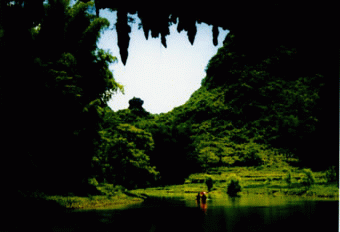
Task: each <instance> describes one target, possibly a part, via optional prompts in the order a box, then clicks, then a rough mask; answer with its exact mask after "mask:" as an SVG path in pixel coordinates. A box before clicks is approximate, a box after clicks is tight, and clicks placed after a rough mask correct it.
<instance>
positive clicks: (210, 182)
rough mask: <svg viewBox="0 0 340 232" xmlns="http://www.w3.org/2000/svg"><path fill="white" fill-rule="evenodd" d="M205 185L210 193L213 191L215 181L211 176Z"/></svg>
mask: <svg viewBox="0 0 340 232" xmlns="http://www.w3.org/2000/svg"><path fill="white" fill-rule="evenodd" d="M205 184H206V185H207V187H208V192H210V191H211V189H212V187H213V185H214V181H213V179H212V178H211V177H210V176H208V177H207V178H206V179H205Z"/></svg>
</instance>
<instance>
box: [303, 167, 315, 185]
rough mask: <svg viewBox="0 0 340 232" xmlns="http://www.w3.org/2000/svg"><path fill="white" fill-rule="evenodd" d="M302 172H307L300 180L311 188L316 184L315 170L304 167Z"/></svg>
mask: <svg viewBox="0 0 340 232" xmlns="http://www.w3.org/2000/svg"><path fill="white" fill-rule="evenodd" d="M302 172H303V173H305V176H304V177H303V178H302V179H301V180H300V181H299V182H300V183H301V184H302V185H304V186H305V187H307V188H310V187H311V186H312V185H313V184H315V178H314V175H313V172H312V171H311V170H310V169H303V171H302Z"/></svg>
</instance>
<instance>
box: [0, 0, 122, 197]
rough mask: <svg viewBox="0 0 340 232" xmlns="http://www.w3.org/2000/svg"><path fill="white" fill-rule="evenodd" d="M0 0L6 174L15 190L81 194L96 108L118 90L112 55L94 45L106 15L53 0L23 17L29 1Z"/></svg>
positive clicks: (97, 114)
mask: <svg viewBox="0 0 340 232" xmlns="http://www.w3.org/2000/svg"><path fill="white" fill-rule="evenodd" d="M3 3H4V1H1V4H2V5H1V7H2V11H3V12H2V13H4V15H2V17H3V18H5V19H12V20H5V21H3V22H2V24H1V26H2V28H1V29H2V33H1V38H0V39H1V56H2V57H4V59H3V65H2V70H1V74H0V75H1V91H0V92H1V102H0V104H1V107H2V109H6V110H5V111H4V114H3V115H4V119H3V122H5V123H6V125H5V126H4V128H3V131H2V132H3V133H4V136H5V138H6V139H5V142H4V146H3V147H2V148H3V152H2V155H3V156H4V157H3V158H4V160H5V161H4V162H3V163H4V164H6V165H8V164H11V165H10V166H11V171H9V170H8V169H7V168H6V169H5V170H7V171H8V172H7V174H8V173H13V174H12V175H10V176H9V178H8V180H6V181H8V184H9V186H10V185H11V184H13V183H15V185H17V186H15V188H14V189H18V188H19V189H20V190H21V191H29V190H32V191H35V190H36V189H40V190H43V191H45V192H49V193H57V192H59V193H65V192H69V191H71V192H72V191H75V192H79V193H81V194H83V193H84V192H86V191H87V190H86V189H85V188H86V183H87V178H88V177H89V176H91V173H90V170H91V162H92V156H93V154H94V152H95V151H96V147H95V143H94V141H96V140H98V139H99V138H100V135H99V133H98V131H99V129H100V122H101V120H102V119H101V116H100V111H101V110H102V107H103V106H105V105H106V102H107V101H108V100H109V99H110V98H111V96H112V94H113V93H114V92H116V91H117V90H119V89H122V87H121V86H120V85H119V84H117V83H116V82H115V81H114V78H113V75H112V73H111V71H110V70H109V64H110V63H112V62H114V61H115V60H116V58H115V57H113V56H112V55H110V54H109V53H108V52H106V51H103V50H100V49H98V48H97V45H96V43H97V41H98V38H99V36H100V32H101V31H102V30H104V29H105V28H107V27H108V26H109V22H108V21H107V20H106V19H103V18H99V17H97V16H95V15H93V14H90V13H89V12H88V9H90V8H91V5H92V3H86V4H85V3H82V2H79V3H76V4H75V5H74V6H72V7H70V6H69V1H57V0H54V1H49V2H48V3H45V4H44V6H43V7H44V9H43V12H42V13H43V14H42V15H41V18H33V19H31V20H32V21H33V22H32V21H31V22H27V23H23V22H22V21H20V20H19V19H22V17H21V16H22V14H24V15H26V14H27V15H30V14H29V13H30V10H32V9H31V8H30V7H32V4H33V3H32V2H30V1H27V2H26V1H25V2H24V1H5V3H4V4H3ZM31 13H32V12H31ZM25 20H30V18H29V17H28V18H26V19H25ZM18 57H20V59H19V60H20V61H19V60H18ZM19 62H20V63H19ZM18 138H20V141H21V142H20V145H19V146H18V145H17V143H18V142H17V139H18ZM13 164H15V165H13ZM8 167H9V166H8ZM7 174H6V176H8V175H7Z"/></svg>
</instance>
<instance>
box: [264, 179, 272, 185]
mask: <svg viewBox="0 0 340 232" xmlns="http://www.w3.org/2000/svg"><path fill="white" fill-rule="evenodd" d="M271 182H272V178H270V177H267V178H266V181H265V182H264V184H267V185H269V184H270V183H271Z"/></svg>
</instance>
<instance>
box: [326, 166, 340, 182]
mask: <svg viewBox="0 0 340 232" xmlns="http://www.w3.org/2000/svg"><path fill="white" fill-rule="evenodd" d="M335 168H336V167H335V166H332V167H330V168H329V169H328V170H327V171H326V179H327V182H328V183H331V182H335V181H336V182H338V180H339V170H336V169H335ZM338 184H339V183H338Z"/></svg>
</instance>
